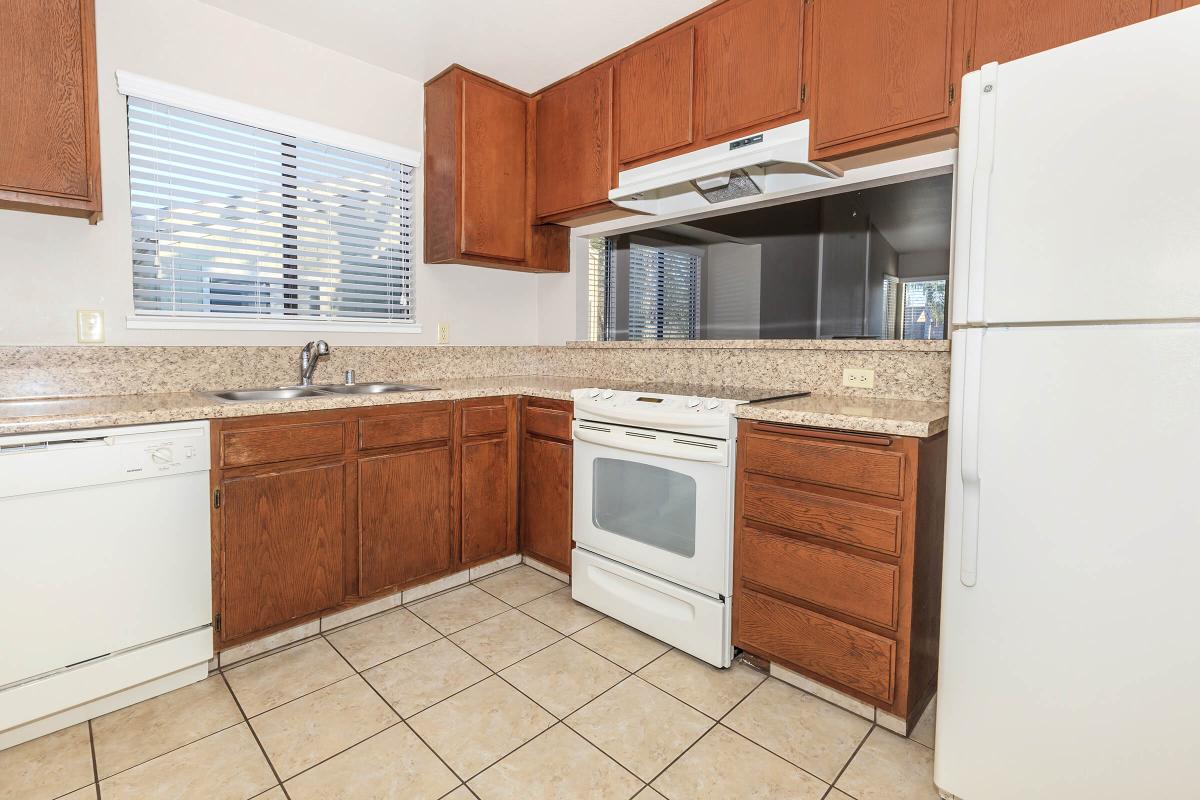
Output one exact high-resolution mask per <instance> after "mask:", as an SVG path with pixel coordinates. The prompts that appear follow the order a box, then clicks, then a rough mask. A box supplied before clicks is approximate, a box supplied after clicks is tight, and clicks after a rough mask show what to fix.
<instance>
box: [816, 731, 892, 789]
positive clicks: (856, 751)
mask: <svg viewBox="0 0 1200 800" xmlns="http://www.w3.org/2000/svg"><path fill="white" fill-rule="evenodd" d="M877 727H879V726H878V725H876V724H875V723H874V722H872V723H871V727H869V728H867V732H866V733H865V734H863V738H862V741H861V742H859V743H858V747H856V748H854V752H853V753H851V754H850V757H849V758H847V759H846V763H845V764H842V768H841V769H839V770H838V774H837V775H835V776H834V778H833V782H832V783H830V784H829V791H827V792H826V793H825V796H826V797H828V796H829V795H831V794H833V790H834V789H837V790H838V791H839V792H844V793H845V795H846V796H847V797H853V796H854V795H852V794H850V793H849V792H847V791H846V790H845V789H838V785H837V782H838V781H840V780H841V779H842V776H843V775H845V774H846V770H848V769H850V765H851V764H853V763H854V759H855V758H856V757H857V756H858V754H859V752H860V751H861V750H862V749H863V745H865V744H866V743H867V739H870V738H871V733H872V732H873V731H874V730H875V729H876V728H877Z"/></svg>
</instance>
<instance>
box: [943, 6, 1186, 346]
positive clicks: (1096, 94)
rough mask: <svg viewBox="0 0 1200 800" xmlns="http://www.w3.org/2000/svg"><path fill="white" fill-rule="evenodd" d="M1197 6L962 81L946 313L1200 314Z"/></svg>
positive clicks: (1068, 317) (1009, 319)
mask: <svg viewBox="0 0 1200 800" xmlns="http://www.w3.org/2000/svg"><path fill="white" fill-rule="evenodd" d="M1197 42H1200V8H1194V9H1187V10H1185V11H1182V12H1179V13H1177V14H1170V15H1166V16H1163V17H1159V18H1156V19H1152V20H1149V21H1147V22H1143V23H1139V24H1137V25H1131V26H1129V27H1127V28H1121V29H1118V30H1115V31H1112V32H1110V33H1106V34H1103V35H1100V36H1096V37H1093V38H1090V39H1085V40H1083V41H1079V42H1075V43H1073V44H1069V45H1066V46H1064V47H1060V48H1056V49H1054V50H1049V51H1046V52H1044V53H1039V54H1037V55H1033V56H1029V57H1028V58H1023V59H1019V60H1017V61H1012V62H1009V63H1006V64H1002V65H999V66H997V65H995V64H989V65H986V66H985V67H984V68H983V69H982V70H980V71H979V72H974V73H971V74H970V75H968V76H966V78H965V79H964V82H963V109H962V127H961V142H960V144H961V147H960V152H959V164H958V171H959V175H958V185H957V189H958V192H957V208H956V219H955V245H954V247H955V254H954V268H953V269H954V279H953V281H952V284H953V286H954V296H953V298H952V300H953V303H952V319H953V321H954V322H955V323H957V324H960V325H961V324H965V323H989V324H1006V323H1023V322H1033V323H1037V322H1066V321H1073V322H1080V321H1085V322H1086V321H1103V320H1161V319H1195V318H1197V317H1200V281H1197V280H1196V279H1195V272H1196V270H1195V266H1196V263H1197V261H1196V259H1197V256H1196V254H1197V253H1200V225H1197V224H1196V214H1197V211H1196V210H1197V209H1198V208H1200V147H1197V144H1196V143H1197V136H1198V131H1200V103H1198V102H1196V93H1195V80H1194V77H1195V76H1196V75H1200V46H1197Z"/></svg>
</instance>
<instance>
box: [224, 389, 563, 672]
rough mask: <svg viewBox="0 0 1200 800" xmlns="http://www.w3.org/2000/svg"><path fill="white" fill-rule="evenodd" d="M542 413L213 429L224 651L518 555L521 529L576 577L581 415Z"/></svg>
mask: <svg viewBox="0 0 1200 800" xmlns="http://www.w3.org/2000/svg"><path fill="white" fill-rule="evenodd" d="M529 404H530V405H529V407H528V409H527V408H526V404H525V402H524V400H523V399H519V398H516V397H488V398H478V399H471V400H460V401H456V402H453V403H450V402H423V403H397V404H394V405H383V406H374V407H370V408H357V409H354V408H351V409H338V410H333V411H312V412H301V413H294V414H274V415H267V416H259V417H241V418H235V419H221V420H214V421H213V422H212V458H213V464H214V469H213V473H212V488H213V510H212V535H213V609H214V613H215V614H217V615H218V616H217V619H216V620H215V622H216V625H215V626H214V628H215V632H216V633H215V635H216V647H217V649H218V650H220V649H224V648H227V647H230V646H233V645H237V644H241V643H243V642H245V641H248V640H250V639H254V638H256V637H259V636H264V635H266V634H268V633H271V632H273V631H276V630H280V629H283V628H288V627H291V626H293V625H298V624H300V623H302V622H306V621H308V620H311V619H314V618H316V617H319V616H321V615H322V614H326V613H329V612H331V611H333V610H335V609H338V608H342V607H349V606H352V605H355V604H358V603H361V602H364V601H366V600H368V599H370V598H371V597H372V596H375V595H380V594H387V593H392V592H396V591H398V590H402V589H405V588H408V587H411V586H415V585H418V584H422V583H428V582H430V581H433V580H436V579H437V578H440V577H443V576H445V575H449V574H452V573H455V572H460V571H462V570H463V569H465V568H468V567H472V566H475V565H477V564H482V563H484V562H487V561H491V560H494V559H496V558H500V557H502V556H506V555H510V554H513V553H516V552H517V551H518V530H519V529H520V531H522V532H523V533H522V535H523V536H524V537H525V541H526V545H527V547H526V549H527V550H528V552H530V553H531V554H532V555H534V556H535V557H537V558H539V559H540V560H542V561H545V562H546V563H548V564H551V565H552V566H555V567H558V568H560V569H563V570H566V569H568V568H569V566H570V551H571V438H570V437H571V404H570V403H569V402H566V403H564V402H561V401H555V400H540V399H535V398H530V399H529ZM522 410H526V413H530V412H531V413H532V416H531V417H530V419H529V420H527V422H528V424H525V425H523V424H520V423H521V412H522ZM522 431H523V432H524V433H522ZM523 440H524V441H523ZM522 449H524V452H525V457H526V459H527V467H526V470H525V472H524V473H522V470H521V452H522ZM522 479H524V481H525V485H524V486H522V485H521V481H522ZM522 504H523V505H524V509H521V508H520V507H519V506H520V505H522Z"/></svg>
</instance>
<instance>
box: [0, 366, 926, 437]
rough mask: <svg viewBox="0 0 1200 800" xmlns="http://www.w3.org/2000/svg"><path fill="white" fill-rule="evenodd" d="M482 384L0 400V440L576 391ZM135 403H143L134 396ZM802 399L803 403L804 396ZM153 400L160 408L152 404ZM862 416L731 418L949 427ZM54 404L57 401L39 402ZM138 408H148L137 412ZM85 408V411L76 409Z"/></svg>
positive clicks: (922, 431)
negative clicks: (58, 408)
mask: <svg viewBox="0 0 1200 800" xmlns="http://www.w3.org/2000/svg"><path fill="white" fill-rule="evenodd" d="M486 380H487V379H480V380H475V379H468V380H462V379H457V380H456V381H450V382H449V383H455V382H459V383H470V384H476V385H468V386H458V387H455V386H449V387H445V388H439V389H436V390H432V391H423V392H411V393H406V394H393V395H374V396H361V395H360V396H328V397H319V398H305V399H297V400H281V401H262V402H245V403H228V402H223V401H220V400H216V399H215V398H212V397H210V396H208V395H205V394H202V393H198V392H176V393H163V394H150V395H118V396H110V397H104V398H87V397H72V398H62V401H63V403H64V405H66V404H70V405H71V406H72V410H70V411H66V410H64V411H63V412H62V413H47V414H28V413H27V414H22V415H16V416H5V415H4V411H5V409H4V408H3V405H4V402H22V401H0V436H4V435H19V434H30V433H47V432H51V431H63V430H80V429H85V428H106V427H116V426H123V425H148V424H154V423H160V422H184V421H190V420H213V419H229V418H235V417H251V416H260V415H268V414H286V413H295V412H305V411H327V410H336V409H343V408H362V407H373V406H381V405H402V404H408V403H420V402H436V401H448V400H466V399H471V398H478V397H499V396H505V395H525V396H528V397H540V398H545V399H551V400H568V401H569V400H570V399H571V387H573V386H575V384H574V383H572V379H571V378H569V377H568V378H564V377H549V376H545V377H543V376H537V377H532V378H531V377H524V376H523V377H514V378H505V377H500V376H498V377H497V378H496V383H494V384H487V383H486ZM587 385H588V380H587V379H580V381H579V382H578V386H580V387H585V386H587ZM139 398H140V399H139ZM801 399H803V398H801ZM89 401H92V402H95V403H96V404H97V406H100V407H99V408H98V409H97V410H96V411H94V412H89V411H87V410H86V405H87V403H88V402H89ZM156 401H158V403H157V405H155V403H156ZM853 401H854V402H855V403H857V404H858V405H859V406H860V407H862V408H863V409H864V411H865V413H862V414H845V413H837V412H830V411H819V410H804V409H791V408H778V407H775V408H772V407H771V405H770V403H771V402H772V401H766V403H765V404H762V405H760V404H754V403H749V404H744V405H741V406H738V408H737V410H736V412H735V416H736V417H737V418H740V419H750V420H760V421H765V422H777V423H781V424H788V425H801V426H808V427H818V428H827V429H835V430H846V431H859V432H864V433H883V434H890V435H894V436H912V437H917V438H928V437H931V436H936V435H937V434H939V433H941V432H942V431H944V430H946V425H947V418H948V415H946V416H938V415H937V414H936V413H935V414H934V415H933V416H932V417H930V418H928V419H926V418H924V417H922V418H919V419H918V418H905V416H904V415H902V414H901V415H892V414H887V413H881V414H879V415H870V414H869V410H870V409H869V406H870V404H871V403H872V402H876V403H879V404H881V405H886V404H888V403H893V402H916V403H922V404H927V405H929V406H935V405H936V404H934V403H929V402H928V401H895V400H892V401H889V400H884V399H873V398H872V399H867V398H853ZM27 402H46V403H50V404H52V403H55V402H57V399H47V400H44V401H27ZM122 402H125V403H128V404H129V405H130V406H131V407H130V408H128V409H120V408H115V409H105V408H103V407H102V405H103V404H104V403H109V404H111V405H112V406H119V405H120V404H121V403H122ZM139 403H143V404H145V405H149V406H152V407H137V405H138V404H139ZM81 407H82V408H81Z"/></svg>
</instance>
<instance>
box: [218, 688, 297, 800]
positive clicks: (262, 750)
mask: <svg viewBox="0 0 1200 800" xmlns="http://www.w3.org/2000/svg"><path fill="white" fill-rule="evenodd" d="M221 680H222V681H224V683H225V689H226V691H228V692H229V694H230V695H231V696H232V697H233V702H234V704H235V705H236V706H237V710H238V712H239V713H241V715H242V720H243V721H244V722H245V723H246V728H247V729H248V730H249V731H250V735H251V736H253V737H254V743H255V744H257V745H258V750H259V752H260V753H262V757H263V760H264V761H266V762H267V767H268V768H269V769H270V770H271V774H272V775H274V776H275V783H276V784H277V785H278V786H279V791H281V792H283V796H284V797H285V798H287V800H291V795H290V794H288V790H287V787H286V786H284V785H283V780H282V779H281V778H280V777H279V770H277V769H275V763H274V762H273V761H271V756H269V755H267V748H265V747H263V743H262V740H261V739H259V738H258V731H256V730H254V726H253V725H251V724H250V718H249V717H247V716H246V709H244V708H242V701H241V700H238V697H237V694H236V693H235V692H234V691H233V687H232V686H230V685H229V679H228V678H226V677H225V673H221ZM226 730H228V728H226ZM268 788H269V787H268ZM264 791H265V790H264Z"/></svg>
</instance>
